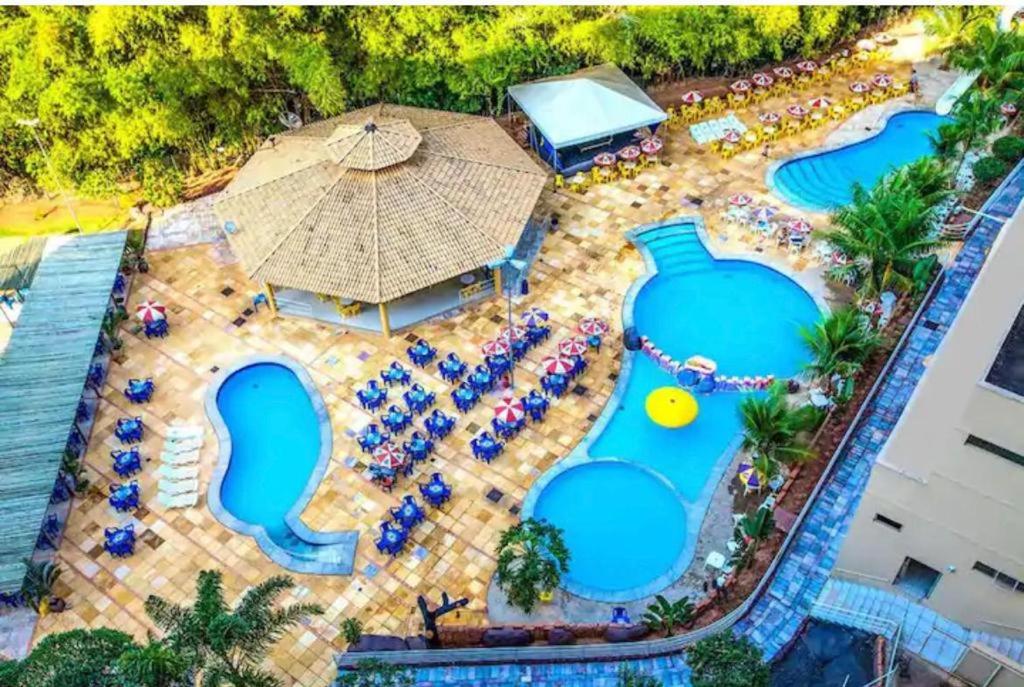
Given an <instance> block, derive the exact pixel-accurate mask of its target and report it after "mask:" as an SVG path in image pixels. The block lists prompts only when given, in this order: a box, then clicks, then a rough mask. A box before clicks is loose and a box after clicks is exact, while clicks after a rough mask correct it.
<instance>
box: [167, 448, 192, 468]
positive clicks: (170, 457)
mask: <svg viewBox="0 0 1024 687" xmlns="http://www.w3.org/2000/svg"><path fill="white" fill-rule="evenodd" d="M160 460H161V461H163V462H164V464H166V465H195V464H196V463H198V462H199V450H198V449H197V450H193V451H186V452H185V453H174V452H172V451H164V452H163V453H161V454H160Z"/></svg>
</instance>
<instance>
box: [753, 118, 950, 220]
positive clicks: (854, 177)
mask: <svg viewBox="0 0 1024 687" xmlns="http://www.w3.org/2000/svg"><path fill="white" fill-rule="evenodd" d="M948 121H949V118H948V117H942V116H940V115H937V114H935V113H934V112H929V111H924V110H913V111H910V112H901V113H898V114H895V115H892V116H891V117H890V118H889V120H888V122H887V123H886V125H885V128H884V129H882V131H881V132H879V133H878V134H875V135H874V136H871V137H870V138H866V139H864V140H863V141H859V142H857V143H852V144H850V145H846V146H842V147H840V148H835V149H833V150H823V151H817V152H813V151H812V152H811V153H808V154H806V155H799V156H797V157H795V158H793V159H791V160H789V161H787V162H783V163H782V164H781V165H780V166H779V167H778V168H775V169H774V170H770V171H769V172H768V175H769V181H768V185H769V186H774V189H775V191H776V193H778V194H779V195H780V196H781V197H782V198H784V199H785V200H786V201H787V202H789V203H791V204H793V205H796V206H797V207H801V208H806V209H808V210H814V211H827V210H832V209H834V208H836V207H840V206H843V205H847V204H849V202H850V201H851V200H852V198H853V185H854V184H855V183H859V184H860V185H861V186H863V187H865V188H871V187H872V186H874V184H875V182H876V181H878V179H879V178H881V177H882V176H883V175H884V174H885V173H887V172H889V171H890V170H892V169H893V168H896V167H900V166H902V165H905V164H907V163H910V162H914V161H915V160H918V159H920V158H922V157H924V156H926V155H931V154H932V152H933V150H932V143H931V140H930V139H929V134H933V133H935V132H936V131H938V128H939V125H940V124H943V123H945V122H948Z"/></svg>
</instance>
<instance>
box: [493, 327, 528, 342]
mask: <svg viewBox="0 0 1024 687" xmlns="http://www.w3.org/2000/svg"><path fill="white" fill-rule="evenodd" d="M525 338H526V330H525V329H523V328H522V327H512V328H511V329H509V328H508V327H505V328H504V329H502V330H501V333H500V334H498V341H501V342H503V343H506V344H511V343H512V341H514V340H516V339H525Z"/></svg>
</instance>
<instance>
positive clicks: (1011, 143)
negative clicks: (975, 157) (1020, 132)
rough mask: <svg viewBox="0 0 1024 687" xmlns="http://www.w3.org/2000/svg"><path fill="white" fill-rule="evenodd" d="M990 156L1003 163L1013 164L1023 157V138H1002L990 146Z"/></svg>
mask: <svg viewBox="0 0 1024 687" xmlns="http://www.w3.org/2000/svg"><path fill="white" fill-rule="evenodd" d="M992 154H993V155H994V156H996V157H997V158H999V159H1000V160H1003V161H1004V162H1009V163H1014V162H1016V161H1017V160H1019V159H1021V158H1022V157H1024V138H1021V137H1020V136H1003V137H1002V138H997V139H996V141H995V143H993V144H992Z"/></svg>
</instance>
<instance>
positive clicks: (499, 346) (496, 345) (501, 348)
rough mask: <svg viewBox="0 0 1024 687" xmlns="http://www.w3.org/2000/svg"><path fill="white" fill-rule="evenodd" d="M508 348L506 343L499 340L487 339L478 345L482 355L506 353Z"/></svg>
mask: <svg viewBox="0 0 1024 687" xmlns="http://www.w3.org/2000/svg"><path fill="white" fill-rule="evenodd" d="M509 350H510V349H509V347H508V344H507V343H505V342H504V341H500V340H494V341H488V342H487V343H485V344H484V345H483V346H481V347H480V352H481V353H483V354H484V355H508V352H509Z"/></svg>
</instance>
